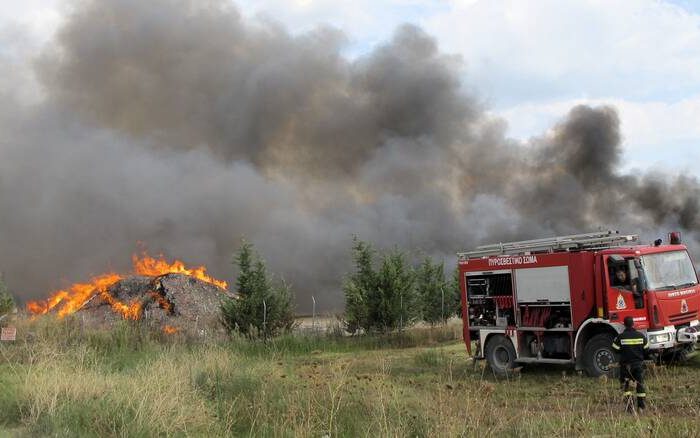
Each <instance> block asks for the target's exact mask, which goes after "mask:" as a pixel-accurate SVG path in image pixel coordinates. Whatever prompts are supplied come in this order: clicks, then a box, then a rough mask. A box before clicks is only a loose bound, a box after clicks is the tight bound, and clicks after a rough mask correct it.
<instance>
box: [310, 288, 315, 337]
mask: <svg viewBox="0 0 700 438" xmlns="http://www.w3.org/2000/svg"><path fill="white" fill-rule="evenodd" d="M311 301H312V302H313V305H312V310H311V331H312V332H314V334H315V333H316V297H314V296H313V295H311Z"/></svg>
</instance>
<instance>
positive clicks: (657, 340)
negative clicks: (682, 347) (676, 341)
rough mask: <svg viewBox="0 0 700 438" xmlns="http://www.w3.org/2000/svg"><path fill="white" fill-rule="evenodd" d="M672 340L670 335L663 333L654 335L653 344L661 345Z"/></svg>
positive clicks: (652, 337)
mask: <svg viewBox="0 0 700 438" xmlns="http://www.w3.org/2000/svg"><path fill="white" fill-rule="evenodd" d="M670 340H671V335H670V334H669V333H662V334H660V335H652V336H651V342H653V343H654V344H660V343H661V342H668V341H670Z"/></svg>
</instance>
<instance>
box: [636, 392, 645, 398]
mask: <svg viewBox="0 0 700 438" xmlns="http://www.w3.org/2000/svg"><path fill="white" fill-rule="evenodd" d="M646 396H647V393H646V392H638V393H637V397H646Z"/></svg>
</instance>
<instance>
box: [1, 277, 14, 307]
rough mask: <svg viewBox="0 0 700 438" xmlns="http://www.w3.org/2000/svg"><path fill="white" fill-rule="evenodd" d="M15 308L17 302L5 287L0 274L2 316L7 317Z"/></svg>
mask: <svg viewBox="0 0 700 438" xmlns="http://www.w3.org/2000/svg"><path fill="white" fill-rule="evenodd" d="M14 308H15V300H14V298H12V295H11V294H10V291H9V290H8V289H7V286H6V285H5V281H4V280H3V278H2V274H0V316H2V315H7V314H8V313H10V312H12V310H13V309H14Z"/></svg>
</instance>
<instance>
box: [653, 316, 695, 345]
mask: <svg viewBox="0 0 700 438" xmlns="http://www.w3.org/2000/svg"><path fill="white" fill-rule="evenodd" d="M647 338H648V340H649V349H650V350H667V349H669V348H676V347H683V346H686V345H688V344H695V343H698V342H700V321H698V320H695V321H691V323H690V325H689V326H687V327H681V328H679V329H676V327H674V326H672V325H671V326H666V327H664V328H663V329H661V330H654V331H647Z"/></svg>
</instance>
